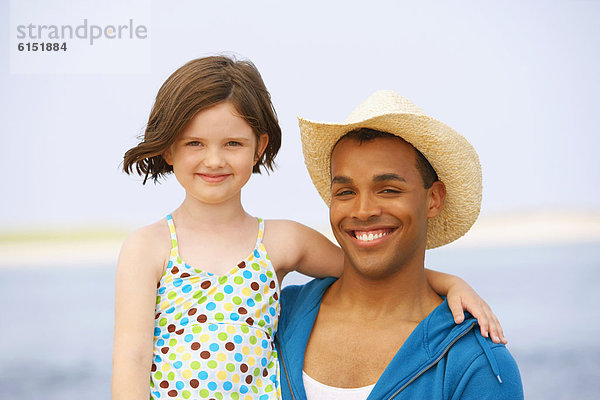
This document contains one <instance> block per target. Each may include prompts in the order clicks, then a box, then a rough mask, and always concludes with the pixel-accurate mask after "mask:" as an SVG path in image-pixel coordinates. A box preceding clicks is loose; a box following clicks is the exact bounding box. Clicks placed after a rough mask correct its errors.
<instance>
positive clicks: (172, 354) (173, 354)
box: [169, 353, 177, 361]
mask: <svg viewBox="0 0 600 400" xmlns="http://www.w3.org/2000/svg"><path fill="white" fill-rule="evenodd" d="M176 359H177V356H176V355H175V353H171V355H170V356H169V360H171V361H175V360H176Z"/></svg>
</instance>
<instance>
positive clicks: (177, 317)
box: [175, 312, 183, 319]
mask: <svg viewBox="0 0 600 400" xmlns="http://www.w3.org/2000/svg"><path fill="white" fill-rule="evenodd" d="M182 315H183V314H182V313H180V312H179V313H177V314H175V319H181V316H182Z"/></svg>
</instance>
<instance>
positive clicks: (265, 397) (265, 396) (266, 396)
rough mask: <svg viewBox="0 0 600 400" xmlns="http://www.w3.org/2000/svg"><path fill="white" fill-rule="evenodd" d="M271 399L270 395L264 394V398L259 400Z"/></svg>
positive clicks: (261, 397)
mask: <svg viewBox="0 0 600 400" xmlns="http://www.w3.org/2000/svg"><path fill="white" fill-rule="evenodd" d="M268 399H269V395H268V394H263V395H262V396H260V397H259V398H258V400H268Z"/></svg>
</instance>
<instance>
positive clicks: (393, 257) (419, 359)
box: [277, 91, 523, 400]
mask: <svg viewBox="0 0 600 400" xmlns="http://www.w3.org/2000/svg"><path fill="white" fill-rule="evenodd" d="M300 129H301V133H302V141H303V149H304V156H305V161H306V165H307V168H308V170H309V173H310V175H311V178H312V180H313V183H314V184H315V186H316V187H317V190H318V191H319V193H320V194H321V196H322V197H323V199H324V200H325V201H326V202H327V203H328V204H329V206H330V220H331V226H332V229H333V233H334V235H335V237H336V239H337V240H338V242H339V244H340V246H341V247H342V249H343V250H344V254H345V260H344V271H343V274H342V276H341V277H340V278H339V279H337V280H336V279H333V278H328V279H317V280H313V281H311V282H309V283H308V284H306V285H304V286H291V287H287V288H286V289H284V290H283V292H282V295H281V305H282V314H281V317H280V320H279V328H278V334H277V345H278V350H279V358H280V365H281V389H282V394H283V398H284V399H292V398H293V399H298V400H299V399H305V398H308V399H309V400H310V399H366V398H368V399H397V400H400V399H510V400H514V399H521V398H522V397H523V391H522V384H521V378H520V375H519V370H518V367H517V365H516V363H515V361H514V359H513V358H512V356H511V355H510V353H509V352H508V350H507V349H506V347H504V345H503V344H494V343H493V342H492V341H491V340H489V339H486V338H483V337H482V336H481V335H480V333H479V332H478V331H477V329H475V328H474V327H475V325H476V321H475V319H473V318H470V317H468V318H466V319H465V321H464V322H463V323H461V324H458V325H455V323H454V320H453V317H452V314H451V313H450V311H449V309H448V307H447V304H446V301H445V299H442V298H440V297H439V296H438V295H437V294H436V293H435V292H434V291H433V289H432V288H431V287H430V286H429V284H428V283H427V279H426V278H425V273H424V262H425V250H426V249H427V248H433V247H438V246H441V245H444V244H447V243H450V242H452V241H453V240H456V239H457V238H459V237H460V236H462V235H464V233H466V232H467V231H468V230H469V228H470V227H471V225H472V224H473V223H474V222H475V220H476V218H477V216H478V214H479V209H480V204H481V167H480V164H479V159H478V157H477V153H476V152H475V150H474V149H473V147H472V146H471V145H470V144H469V143H468V142H467V141H466V139H464V138H463V137H462V136H460V135H459V134H458V133H457V132H455V131H454V130H452V128H450V127H448V126H447V125H445V124H443V123H441V122H439V121H437V120H435V119H433V118H431V117H428V116H426V115H425V114H424V113H423V112H422V111H421V110H420V109H419V108H418V107H416V106H415V105H414V104H413V103H411V102H410V101H409V100H407V99H405V98H403V97H400V96H398V95H396V94H395V93H393V92H390V91H380V92H376V93H375V94H374V95H372V96H371V97H370V98H369V99H367V101H365V102H364V103H363V104H362V105H360V106H359V107H358V108H357V109H356V110H355V111H354V112H353V113H352V114H351V115H350V117H349V118H348V120H347V121H346V122H345V123H344V124H324V123H317V122H311V121H307V120H303V119H301V120H300Z"/></svg>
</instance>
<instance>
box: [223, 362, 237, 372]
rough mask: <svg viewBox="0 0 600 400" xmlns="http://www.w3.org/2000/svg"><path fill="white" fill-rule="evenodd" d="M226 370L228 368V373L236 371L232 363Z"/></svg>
mask: <svg viewBox="0 0 600 400" xmlns="http://www.w3.org/2000/svg"><path fill="white" fill-rule="evenodd" d="M225 368H227V371H229V372H233V371H235V365H233V364H232V363H228V364H227V366H226V367H225Z"/></svg>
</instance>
